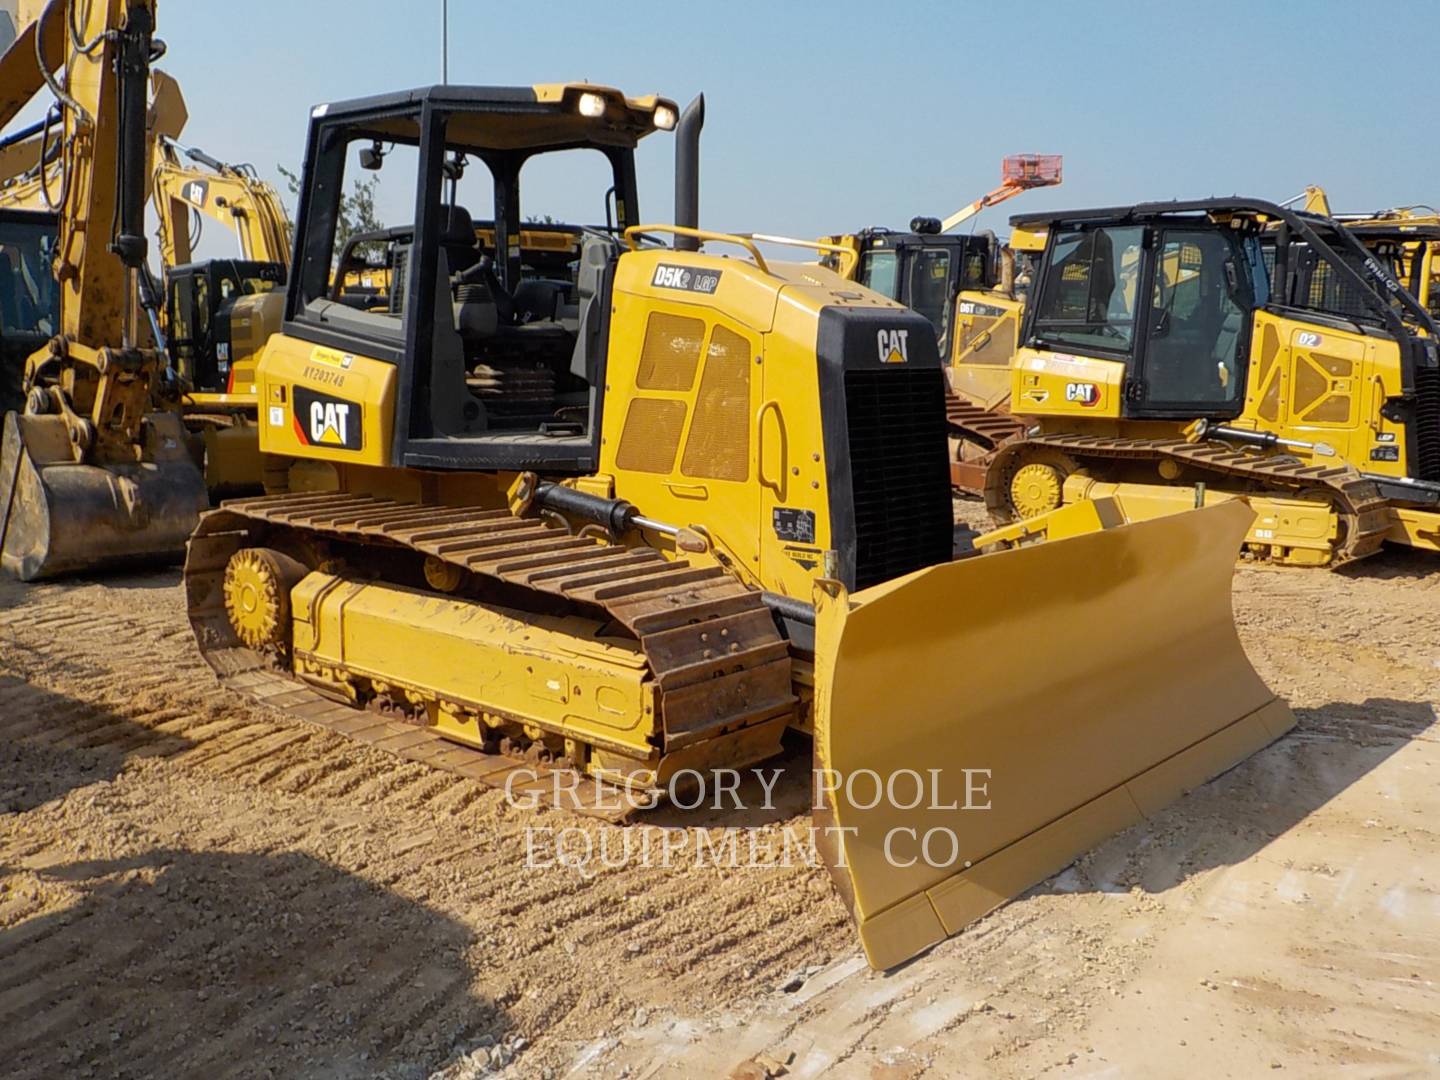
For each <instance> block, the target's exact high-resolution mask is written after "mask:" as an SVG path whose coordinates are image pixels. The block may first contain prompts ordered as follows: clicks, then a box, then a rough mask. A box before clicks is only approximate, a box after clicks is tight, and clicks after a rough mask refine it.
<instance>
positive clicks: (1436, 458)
mask: <svg viewBox="0 0 1440 1080" xmlns="http://www.w3.org/2000/svg"><path fill="white" fill-rule="evenodd" d="M1410 437H1411V438H1412V439H1413V440H1414V441H1415V468H1416V475H1415V476H1414V479H1416V480H1431V481H1436V482H1440V368H1432V367H1418V366H1417V367H1416V369H1415V423H1414V425H1413V426H1412V427H1411V429H1410Z"/></svg>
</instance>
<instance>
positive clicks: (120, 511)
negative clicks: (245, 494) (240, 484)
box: [0, 412, 208, 581]
mask: <svg viewBox="0 0 1440 1080" xmlns="http://www.w3.org/2000/svg"><path fill="white" fill-rule="evenodd" d="M146 420H147V421H148V422H147V424H146V436H145V446H144V453H143V460H141V461H136V462H127V463H124V464H119V465H113V466H107V467H104V468H102V467H100V466H98V465H83V464H78V463H77V462H75V460H74V458H73V457H72V455H71V451H70V444H69V435H68V434H67V431H66V427H65V422H64V419H63V418H62V417H59V416H24V415H21V414H19V413H13V412H12V413H7V414H6V416H5V426H4V433H3V436H0V566H3V567H4V569H5V570H6V571H7V572H8V573H11V574H14V575H15V576H16V577H18V578H19V579H20V580H21V581H34V580H36V579H38V578H47V577H55V576H57V575H60V574H71V573H78V572H81V571H87V570H98V569H105V568H110V567H119V566H127V565H136V564H145V563H165V562H177V561H179V559H180V558H181V557H182V556H183V555H184V554H185V541H186V540H187V539H188V538H189V536H190V533H191V532H192V531H193V530H194V528H195V523H196V522H197V521H198V520H199V516H200V513H201V512H202V511H203V510H204V509H205V508H206V506H207V505H208V504H207V500H206V495H205V480H204V477H203V476H202V475H201V473H200V470H199V469H198V468H197V467H196V465H195V462H194V461H193V460H192V459H191V457H190V455H189V453H188V451H187V450H186V448H185V432H184V429H183V428H182V427H181V425H180V422H179V420H178V419H177V418H176V417H174V416H173V415H171V414H169V413H153V414H150V415H149V416H147V417H146Z"/></svg>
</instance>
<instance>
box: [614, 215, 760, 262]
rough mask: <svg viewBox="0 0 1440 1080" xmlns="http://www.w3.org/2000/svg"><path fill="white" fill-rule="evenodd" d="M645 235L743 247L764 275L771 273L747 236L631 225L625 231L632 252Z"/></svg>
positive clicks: (675, 227) (684, 228) (677, 227)
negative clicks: (667, 234) (663, 234)
mask: <svg viewBox="0 0 1440 1080" xmlns="http://www.w3.org/2000/svg"><path fill="white" fill-rule="evenodd" d="M645 233H670V234H672V235H674V236H688V237H690V238H691V239H694V240H716V241H719V242H720V243H724V244H734V245H736V246H737V247H743V248H744V249H745V250H746V251H748V252H749V253H750V258H751V259H753V260H754V262H755V265H756V266H758V267H759V268H760V270H761V272H762V273H766V274H768V273H770V266H769V264H767V263H766V262H765V256H763V255H761V254H760V249H759V248H757V247H756V246H755V243H754V241H753V240H751V239H750V238H749V237H747V236H739V235H736V234H734V233H722V232H711V231H710V230H709V229H692V228H690V227H689V226H688V225H631V226H630V227H629V228H628V229H626V230H625V242H626V243H627V244H629V245H630V250H631V251H637V250H639V248H640V237H641V236H642V235H644V234H645Z"/></svg>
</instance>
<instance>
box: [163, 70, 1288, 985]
mask: <svg viewBox="0 0 1440 1080" xmlns="http://www.w3.org/2000/svg"><path fill="white" fill-rule="evenodd" d="M678 113H679V110H678V109H677V108H676V106H675V104H674V103H673V102H671V101H669V100H667V99H665V98H661V97H654V96H651V97H642V98H631V97H626V96H624V95H623V94H622V93H620V92H619V91H617V90H613V89H610V88H608V87H602V86H595V85H590V84H545V85H537V86H524V87H515V88H497V87H466V86H438V87H431V88H424V89H416V90H410V91H405V92H402V93H393V94H381V95H376V96H372V97H367V98H364V99H362V100H358V101H352V102H331V103H327V104H324V105H321V106H319V107H317V108H316V109H314V110H313V112H312V114H311V120H310V132H309V141H308V149H307V153H306V158H305V167H304V172H303V180H302V185H301V191H300V196H299V198H300V204H299V214H298V218H297V221H298V235H297V240H296V259H295V272H294V273H293V274H292V275H291V278H290V281H289V284H288V286H287V293H286V310H285V323H284V328H283V331H282V332H281V333H280V334H278V335H276V336H275V337H273V338H272V339H271V340H270V342H269V343H268V345H267V346H266V348H265V350H264V352H263V354H262V355H261V357H260V361H259V364H258V367H257V371H256V382H257V393H258V396H259V401H260V409H261V425H260V440H261V449H262V451H263V452H264V454H265V455H266V459H267V477H269V478H271V479H272V481H274V486H273V487H272V488H271V490H270V493H269V494H267V495H264V496H261V497H256V498H251V499H240V500H234V501H231V502H228V503H226V504H225V505H224V506H223V507H222V508H220V509H218V510H214V511H212V512H210V513H208V514H206V515H205V517H204V518H203V519H202V520H201V522H200V525H199V527H198V529H197V530H196V532H195V534H194V536H193V537H192V538H191V540H190V544H189V552H188V556H187V559H186V565H185V589H186V594H187V603H188V607H189V612H190V619H191V622H192V625H193V627H194V631H195V636H196V641H197V643H198V646H199V648H200V650H201V652H202V654H203V655H204V657H205V659H206V660H207V662H208V663H209V664H210V665H211V667H212V668H213V669H214V670H215V671H216V673H217V675H218V676H219V677H220V679H221V680H222V681H223V682H224V683H225V684H226V685H228V686H231V687H233V688H235V689H236V690H239V691H241V692H244V693H247V694H249V695H252V696H254V697H255V698H257V699H258V700H260V701H263V702H266V703H268V704H270V705H273V706H275V707H277V708H281V709H285V710H288V711H289V712H291V713H292V714H294V715H295V716H297V717H299V718H303V719H304V720H306V721H309V722H311V723H315V724H320V725H324V726H326V727H328V728H330V729H332V730H334V731H338V732H341V733H344V734H346V735H349V736H351V737H353V738H356V739H358V740H361V741H363V742H366V743H369V744H371V745H374V746H376V747H379V748H381V749H384V750H388V751H390V752H393V753H396V754H399V755H402V756H405V757H408V758H411V759H413V760H417V761H422V762H425V763H428V764H430V765H432V766H435V767H437V768H441V769H449V770H452V771H455V772H457V773H460V774H462V775H465V776H469V777H474V778H477V779H480V780H482V781H484V782H486V783H489V784H493V785H497V786H500V787H505V788H507V789H508V790H510V791H511V792H512V794H514V793H517V792H518V793H520V794H522V795H523V796H524V797H525V798H526V799H527V800H528V799H530V798H534V797H539V796H542V795H543V797H546V798H548V799H550V800H551V801H553V802H555V803H557V804H559V805H564V806H567V807H572V808H575V809H578V810H580V811H582V812H588V813H595V814H600V815H612V814H613V815H620V814H623V813H625V810H626V808H627V807H628V806H634V805H636V803H640V804H644V803H646V802H648V801H649V799H650V798H651V797H652V796H653V795H654V794H655V793H656V792H657V791H658V792H665V791H667V790H675V789H676V785H689V786H691V787H693V785H694V784H696V783H697V782H702V781H703V778H705V777H707V776H709V774H710V770H714V769H740V768H744V767H746V766H749V765H752V764H754V763H757V762H760V761H762V760H765V759H767V758H770V757H772V756H773V755H775V754H776V753H778V752H779V750H780V746H781V743H780V739H781V736H782V734H783V733H784V732H785V730H786V729H788V728H794V729H797V730H799V731H802V732H805V733H808V734H810V735H811V736H812V738H813V742H814V754H815V765H816V769H817V774H816V775H817V777H818V778H819V779H818V782H817V788H818V792H817V794H818V801H819V803H820V805H821V807H822V808H821V809H820V810H819V811H817V815H816V829H817V840H818V843H819V846H820V848H821V849H822V851H823V852H824V853H825V856H826V859H827V861H828V863H829V865H830V867H831V871H832V874H833V875H834V878H835V881H836V883H837V885H838V887H839V890H840V892H841V894H842V895H843V896H844V898H845V900H846V902H847V903H848V904H849V906H850V909H851V910H852V912H853V913H854V915H855V918H856V920H857V922H858V924H859V931H860V937H861V940H862V942H863V944H864V948H865V951H866V954H867V956H868V957H869V960H870V962H871V963H872V964H874V965H875V966H877V967H889V966H892V965H894V964H897V963H900V962H902V961H904V960H905V959H907V958H909V957H911V956H914V955H916V954H917V953H919V952H921V951H923V950H924V949H926V948H928V947H929V946H931V945H933V944H935V943H936V942H938V941H940V940H942V939H943V938H944V937H945V936H947V935H948V934H953V933H955V932H957V931H958V930H960V929H961V928H962V927H964V926H965V925H966V924H967V923H969V922H970V921H972V920H973V919H975V918H977V917H978V916H980V915H981V914H983V913H984V912H986V911H988V910H989V909H991V908H993V907H994V906H996V905H997V904H999V903H1002V902H1003V901H1004V900H1005V899H1007V898H1008V897H1011V896H1013V895H1015V894H1016V893H1017V892H1019V891H1021V890H1023V889H1025V888H1026V887H1028V886H1029V885H1031V884H1033V883H1034V882H1036V881H1038V880H1040V879H1043V878H1044V877H1046V876H1047V875H1049V874H1051V873H1054V872H1055V871H1056V870H1058V869H1059V868H1060V867H1062V866H1063V865H1065V863H1067V862H1068V861H1070V860H1071V859H1073V858H1074V857H1075V856H1076V855H1077V854H1078V853H1079V852H1081V851H1083V850H1085V849H1086V848H1087V847H1089V846H1091V845H1092V844H1094V843H1096V842H1097V841H1099V840H1100V839H1102V838H1103V837H1105V836H1107V835H1109V834H1110V833H1113V832H1114V831H1116V830H1118V829H1122V828H1124V827H1126V826H1128V825H1130V824H1131V823H1133V822H1135V821H1137V820H1139V819H1140V818H1141V817H1142V816H1143V815H1146V814H1150V813H1153V812H1154V811H1155V810H1156V809H1157V808H1159V807H1160V806H1163V805H1164V804H1165V803H1166V802H1168V801H1169V800H1171V799H1173V798H1174V797H1175V796H1177V795H1178V794H1179V793H1180V792H1181V791H1183V790H1185V789H1187V788H1189V787H1192V786H1194V785H1196V784H1198V783H1201V782H1203V781H1204V780H1205V779H1206V778H1208V777H1210V776H1213V775H1215V774H1216V773H1218V772H1220V771H1222V770H1223V769H1226V768H1228V767H1230V766H1231V765H1233V764H1234V763H1235V762H1237V761H1239V760H1240V759H1242V758H1244V757H1245V756H1247V755H1248V754H1250V753H1252V752H1253V751H1254V750H1256V749H1258V748H1259V747H1261V746H1263V745H1265V744H1266V743H1268V742H1269V741H1270V740H1272V739H1274V738H1276V737H1277V736H1278V735H1280V734H1281V733H1283V732H1284V731H1285V730H1287V729H1288V728H1289V727H1290V726H1291V725H1292V724H1293V723H1294V719H1293V717H1292V716H1291V714H1290V712H1289V710H1288V709H1287V708H1286V706H1285V705H1284V704H1283V703H1282V702H1281V701H1279V700H1277V699H1276V697H1275V695H1274V694H1273V693H1272V692H1271V691H1270V690H1269V689H1267V688H1266V686H1265V685H1264V683H1263V682H1262V681H1261V679H1260V678H1259V677H1258V676H1257V674H1256V673H1255V671H1254V669H1253V668H1252V667H1251V665H1250V664H1249V662H1248V660H1247V659H1246V657H1245V655H1244V652H1243V650H1242V649H1241V647H1240V645H1239V642H1238V639H1237V637H1236V633H1235V628H1234V625H1233V620H1232V615H1231V608H1230V580H1231V575H1232V572H1233V560H1234V553H1235V551H1236V549H1237V548H1238V545H1239V542H1240V539H1241V537H1242V535H1243V534H1244V532H1245V530H1246V529H1247V528H1248V523H1249V521H1250V518H1251V516H1252V515H1251V513H1250V511H1249V510H1248V509H1247V508H1245V507H1244V506H1243V505H1242V504H1240V503H1238V502H1232V503H1229V504H1227V505H1225V506H1220V507H1214V508H1210V509H1204V510H1198V511H1195V512H1193V513H1186V514H1180V515H1174V516H1170V517H1167V518H1164V519H1161V520H1156V521H1148V522H1142V523H1138V524H1126V523H1124V522H1123V521H1122V520H1121V519H1120V518H1119V517H1118V516H1117V515H1116V514H1115V513H1114V512H1113V511H1114V506H1113V503H1106V502H1087V503H1085V504H1082V505H1080V506H1077V507H1074V508H1065V509H1062V510H1061V511H1059V512H1058V513H1056V514H1052V515H1051V516H1050V517H1049V518H1048V519H1047V527H1046V535H1047V536H1048V537H1049V538H1050V539H1048V541H1046V542H1041V543H1035V544H1029V545H1025V546H1021V547H1018V548H1016V549H1015V550H1010V551H1004V552H1000V553H997V554H990V555H972V556H970V557H965V558H959V559H956V558H954V557H953V526H952V522H951V507H950V482H949V475H948V469H947V463H946V455H947V450H946V423H945V376H944V366H943V364H942V362H941V357H940V353H939V351H938V348H937V344H936V337H935V333H934V329H933V327H932V326H931V324H930V323H929V322H928V321H927V320H926V319H925V318H924V317H923V316H922V315H919V314H916V313H915V312H913V311H911V310H909V309H907V308H906V307H905V306H904V305H901V304H899V303H896V302H895V301H892V300H890V299H888V298H886V297H884V296H881V295H879V294H878V293H875V292H873V291H871V290H869V289H865V288H862V287H858V286H857V285H856V284H855V283H854V282H853V281H851V280H847V279H846V278H845V277H844V276H842V275H841V274H839V273H836V272H833V271H831V270H828V269H826V268H824V267H821V266H818V265H816V264H814V263H799V262H797V263H788V262H778V261H771V260H769V259H767V258H766V257H765V256H764V255H763V254H762V253H761V251H760V250H759V248H758V246H757V245H756V243H755V241H754V240H753V239H751V238H749V237H746V236H739V235H733V234H722V233H716V232H710V231H707V230H704V229H702V228H700V226H699V222H698V205H699V198H698V192H699V166H698V162H699V134H700V126H701V123H702V121H703V115H704V114H703V101H702V100H701V99H697V100H696V101H695V102H694V103H692V105H691V106H690V107H688V108H687V109H686V110H685V111H684V114H683V116H679V115H677V114H678ZM671 129H674V130H675V131H676V145H677V149H676V175H675V187H676V212H675V219H676V221H675V223H674V224H646V221H647V219H646V218H645V217H644V216H643V215H642V214H641V211H640V209H639V203H638V197H639V196H638V191H637V183H636V172H635V149H636V146H637V144H638V143H639V142H640V140H641V139H642V138H645V137H648V136H650V135H651V134H652V133H654V132H655V131H657V130H659V131H666V130H671ZM550 155H554V157H553V158H550ZM539 158H550V160H552V161H557V162H560V163H562V167H568V164H569V163H570V162H572V161H573V162H575V163H576V167H575V168H570V169H568V173H569V175H572V176H577V177H579V176H594V175H595V173H596V171H597V169H596V168H595V166H598V171H602V172H603V173H604V179H603V180H601V181H600V182H599V183H598V184H597V186H596V187H595V189H594V190H593V192H592V194H593V198H594V205H595V206H596V208H597V211H598V210H599V209H600V208H601V207H602V206H605V205H606V203H607V201H608V200H607V191H610V192H612V193H613V195H612V197H613V206H614V213H613V217H612V218H611V219H610V220H611V223H610V224H609V225H607V226H605V227H599V226H579V225H577V226H574V228H575V229H576V231H577V232H578V234H579V236H580V238H581V239H580V250H579V253H578V258H577V259H576V260H575V262H574V264H573V267H572V268H570V269H568V271H567V273H566V274H565V275H564V276H559V277H553V278H545V277H537V276H534V275H527V274H526V273H524V272H522V271H523V266H522V259H521V256H520V248H519V244H518V243H516V242H515V241H516V240H517V239H518V236H519V235H520V231H521V228H522V225H521V222H522V217H521V214H522V208H523V210H524V212H526V213H527V214H534V213H536V212H537V211H540V210H543V209H545V208H544V207H543V206H534V207H532V206H531V205H530V203H529V202H528V201H527V200H528V199H529V198H530V197H531V196H530V195H529V193H528V192H527V191H526V190H525V189H524V188H523V186H522V180H523V178H524V177H525V176H526V175H529V174H531V171H530V169H529V163H533V162H534V161H535V160H536V159H539ZM587 162H588V163H589V164H590V165H591V166H592V167H591V168H585V167H583V166H584V165H585V164H586V163H587ZM357 166H358V167H364V168H385V169H387V170H390V172H391V173H392V174H393V173H394V171H395V170H396V169H398V170H400V171H401V175H400V177H399V182H400V183H413V185H414V192H415V199H414V205H415V206H416V208H417V211H416V212H417V215H418V220H416V221H415V222H414V223H413V224H412V225H411V226H410V228H409V230H408V234H407V235H408V240H407V241H406V242H405V243H404V244H403V245H402V246H401V249H400V250H398V251H397V252H396V256H395V260H394V262H395V269H394V277H393V283H394V287H393V288H392V290H391V293H390V302H389V303H388V304H387V305H386V306H385V309H384V310H374V309H372V308H370V307H365V308H363V309H362V308H360V307H356V306H354V305H351V304H346V303H344V302H343V301H342V299H341V293H342V292H343V286H344V279H343V274H342V273H341V272H340V271H339V270H338V269H337V267H338V266H339V264H340V260H339V259H338V258H337V255H338V252H337V251H336V248H337V242H336V221H337V216H338V215H337V210H338V206H337V199H338V198H339V196H340V193H341V192H342V191H343V190H344V187H345V184H346V181H347V175H348V174H349V173H350V172H351V170H352V169H354V168H355V167H357ZM407 178H408V179H407ZM387 183H390V184H392V185H393V184H394V183H395V181H391V180H390V179H389V177H388V176H387ZM472 209H474V210H475V211H477V212H478V213H479V214H480V215H481V216H483V217H484V218H486V219H488V220H489V221H491V222H492V226H491V227H492V228H493V229H494V242H493V244H489V245H485V246H484V247H483V248H482V247H481V245H480V244H478V243H477V240H476V228H475V217H474V216H472V213H471V210H472ZM598 216H599V215H598V213H597V217H598ZM662 241H673V243H672V244H671V245H670V246H667V245H666V244H665V243H663V242H662ZM702 245H703V246H704V247H713V246H720V247H733V248H735V249H737V256H736V257H722V256H721V255H720V254H712V253H709V252H707V251H705V250H702ZM806 246H807V247H809V245H806ZM818 250H822V251H825V250H828V249H827V248H825V246H824V245H821V246H820V247H819V248H818ZM1177 613H1179V614H1177ZM1076 627H1085V628H1086V629H1085V632H1083V633H1078V634H1077V633H1076V631H1075V628H1076ZM959 669H964V670H966V672H967V676H966V678H965V679H963V680H961V681H960V682H958V683H957V682H956V681H955V680H953V679H941V678H936V677H935V675H936V673H937V672H941V671H945V672H952V671H956V670H959Z"/></svg>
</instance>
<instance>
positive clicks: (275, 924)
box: [0, 850, 506, 1078]
mask: <svg viewBox="0 0 1440 1080" xmlns="http://www.w3.org/2000/svg"><path fill="white" fill-rule="evenodd" d="M37 872H38V873H39V875H40V877H41V878H42V880H43V881H46V882H50V883H54V884H57V885H58V884H59V883H62V882H63V883H66V884H67V885H69V886H71V887H78V888H79V889H80V891H81V893H82V895H83V899H82V900H81V901H80V902H79V903H78V904H77V905H76V906H73V907H70V908H68V909H67V910H64V911H62V912H59V913H55V914H46V915H43V916H39V917H35V918H31V919H27V920H24V921H22V922H20V923H18V925H16V926H14V927H12V928H10V929H7V930H4V931H3V932H0V1061H4V1062H5V1069H4V1072H5V1075H6V1076H8V1077H15V1078H20V1077H36V1078H39V1077H56V1076H92V1075H93V1076H107V1077H108V1076H119V1077H142V1076H145V1077H149V1076H201V1077H207V1078H209V1077H220V1076H245V1077H253V1076H287V1077H288V1076H323V1077H329V1078H333V1077H351V1076H354V1077H361V1076H364V1077H369V1076H376V1075H385V1076H391V1077H397V1078H398V1077H410V1076H416V1077H424V1076H426V1075H428V1073H429V1071H430V1070H432V1069H435V1068H438V1067H440V1066H441V1065H443V1064H444V1063H445V1062H446V1061H447V1060H449V1059H450V1058H451V1057H453V1056H454V1054H455V1052H456V1049H457V1047H458V1048H459V1049H460V1050H461V1051H463V1050H464V1049H468V1048H469V1046H471V1045H473V1042H474V1041H475V1040H477V1039H478V1038H480V1037H481V1036H484V1035H491V1036H496V1037H498V1036H499V1035H500V1034H501V1033H502V1032H503V1031H504V1029H505V1026H506V1019H505V1016H504V1014H503V1012H502V1011H501V1010H500V1009H499V1008H497V1007H496V1006H495V1005H493V1004H491V1003H489V1002H487V1001H483V1000H478V999H476V998H474V997H473V996H472V995H471V993H470V984H471V974H470V968H469V964H468V963H467V956H466V953H467V950H468V949H469V948H470V947H471V945H472V944H473V938H472V933H471V931H470V930H468V929H467V928H466V927H464V926H463V925H461V924H459V923H457V922H455V921H453V920H451V919H449V918H447V917H445V916H442V915H439V914H437V913H435V912H433V911H431V910H429V909H428V908H426V907H424V906H422V905H419V904H416V903H414V902H411V901H409V900H406V899H404V898H402V897H399V896H397V895H395V894H394V893H392V892H389V891H387V890H385V889H382V888H380V887H378V886H376V885H375V884H372V883H371V882H368V881H365V880H363V879H362V878H359V877H356V876H354V875H352V874H349V873H346V872H344V871H341V870H339V869H337V868H335V867H334V866H332V865H330V864H328V863H325V862H322V861H319V860H317V859H315V858H312V857H310V856H309V855H306V854H301V853H297V852H281V853H276V854H249V853H243V854H242V853H226V852H207V853H195V852H190V851H178V850H152V851H149V852H146V853H145V854H143V855H140V856H136V857H133V858H128V859H120V860H112V861H97V862H74V863H69V864H66V865H59V866H50V867H46V868H44V869H41V870H39V871H37Z"/></svg>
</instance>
